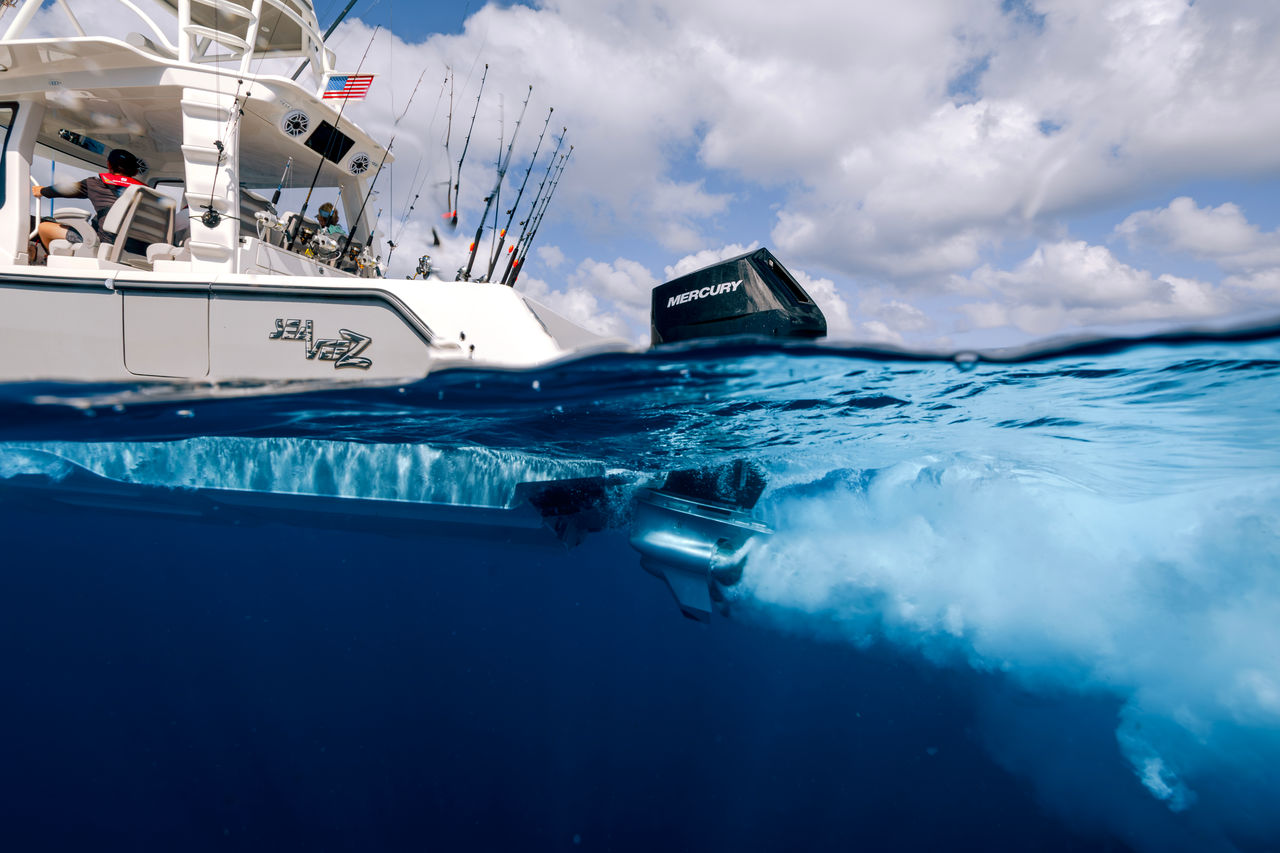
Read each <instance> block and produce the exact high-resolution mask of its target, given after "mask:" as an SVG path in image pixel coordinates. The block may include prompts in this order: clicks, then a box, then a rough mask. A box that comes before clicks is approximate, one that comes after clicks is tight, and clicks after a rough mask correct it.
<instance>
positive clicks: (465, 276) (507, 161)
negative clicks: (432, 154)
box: [458, 86, 533, 281]
mask: <svg viewBox="0 0 1280 853" xmlns="http://www.w3.org/2000/svg"><path fill="white" fill-rule="evenodd" d="M531 97H533V86H530V87H529V91H528V93H527V94H526V95H525V96H524V106H522V107H521V108H520V117H519V118H518V119H516V126H515V129H514V130H513V131H511V142H510V143H509V144H508V145H507V153H506V154H505V155H503V156H502V157H500V158H499V159H498V180H497V181H496V182H495V183H494V185H493V192H491V193H489V195H488V196H487V197H486V198H485V200H484V215H483V216H481V217H480V224H479V225H478V226H476V237H475V240H473V241H472V242H471V257H469V258H467V266H466V268H465V269H463V270H461V271H460V275H459V276H458V280H459V281H470V280H471V267H472V266H473V265H474V264H475V262H476V250H477V249H478V248H479V247H480V235H481V234H482V233H484V221H485V220H486V219H488V218H489V209H490V208H491V207H493V202H494V199H496V198H497V197H498V193H499V192H501V191H502V179H503V178H505V177H506V176H507V167H508V166H510V165H511V152H512V150H513V149H514V148H515V145H516V137H517V136H519V135H520V123H521V122H522V121H524V114H525V110H527V109H529V99H530V98H531ZM495 222H496V220H495Z"/></svg>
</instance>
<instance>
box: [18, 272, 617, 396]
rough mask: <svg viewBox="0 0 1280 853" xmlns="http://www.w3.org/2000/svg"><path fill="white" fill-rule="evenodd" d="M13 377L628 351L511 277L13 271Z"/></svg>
mask: <svg viewBox="0 0 1280 853" xmlns="http://www.w3.org/2000/svg"><path fill="white" fill-rule="evenodd" d="M0 336H2V338H3V340H4V341H5V344H6V346H5V350H6V357H5V358H4V359H3V360H0V381H3V382H20V381H34V380H38V381H46V382H47V381H55V382H137V381H150V380H158V381H174V380H177V381H181V382H194V383H211V384H216V383H238V384H243V383H254V382H262V383H279V382H290V381H301V382H306V383H316V382H321V383H325V382H351V381H358V382H381V381H388V382H389V381H396V380H402V379H413V378H420V377H422V376H425V375H426V374H427V373H429V372H430V371H431V370H433V369H436V368H437V367H440V366H446V365H449V364H459V363H469V364H474V365H482V366H491V367H517V368H518V367H533V366H536V365H539V364H545V363H547V362H550V361H554V360H556V359H559V358H563V357H566V356H569V355H574V354H578V353H582V352H586V351H591V350H595V349H621V348H626V344H625V342H622V341H610V340H608V339H604V338H599V337H597V336H595V335H592V334H590V333H588V332H585V331H584V330H581V329H579V328H577V327H575V326H573V325H572V324H571V323H569V322H568V321H566V320H564V319H563V318H561V317H559V316H558V315H555V314H554V312H551V311H549V310H548V309H546V308H545V307H544V306H541V305H538V304H537V303H535V302H532V301H531V300H528V299H525V298H524V297H523V296H521V295H520V294H518V293H516V292H515V291H513V290H512V289H511V288H508V287H504V286H502V285H499V284H485V283H469V282H436V281H432V282H422V281H399V282H397V281H384V280H369V279H351V278H348V277H345V276H338V275H335V276H333V277H330V278H325V277H321V276H316V277H313V278H298V277H293V278H289V279H288V280H287V281H283V282H282V281H281V279H280V278H266V277H258V276H229V277H225V278H223V279H221V280H219V281H215V282H210V281H207V280H206V281H200V280H194V279H192V278H190V277H189V276H188V277H185V278H180V277H176V276H175V277H174V278H172V279H170V280H165V279H163V278H160V277H158V276H156V274H155V273H152V272H138V273H134V272H132V271H120V272H117V273H110V272H107V271H95V272H94V273H92V274H89V275H84V274H68V273H67V272H65V271H61V270H53V269H45V268H32V269H31V270H30V271H23V272H13V273H0Z"/></svg>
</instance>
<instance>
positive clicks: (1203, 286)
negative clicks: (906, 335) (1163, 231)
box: [959, 240, 1238, 335]
mask: <svg viewBox="0 0 1280 853" xmlns="http://www.w3.org/2000/svg"><path fill="white" fill-rule="evenodd" d="M960 284H961V285H962V288H961V289H963V290H971V288H972V287H974V286H976V287H978V288H980V289H981V290H982V291H984V292H985V293H986V294H987V296H988V297H989V298H988V299H985V300H979V301H977V302H973V303H967V304H964V305H962V306H961V307H960V309H959V310H960V311H961V312H962V313H963V314H964V315H965V316H966V317H967V318H968V320H969V322H970V323H972V324H973V325H975V326H977V327H979V328H994V327H998V326H1003V325H1012V326H1014V327H1016V328H1018V329H1021V330H1023V331H1025V332H1029V333H1031V334H1035V335H1046V334H1049V333H1052V332H1056V331H1058V330H1061V329H1064V328H1082V327H1088V326H1115V325H1121V324H1130V323H1140V322H1147V321H1152V320H1166V321H1168V320H1172V321H1183V322H1185V321H1188V320H1194V319H1200V318H1206V317H1213V316H1217V315H1220V314H1225V313H1228V312H1229V311H1231V310H1233V309H1235V308H1237V307H1238V306H1237V305H1236V304H1235V303H1234V302H1233V300H1232V299H1231V298H1230V296H1229V295H1227V294H1225V293H1223V292H1221V291H1220V290H1219V289H1218V288H1215V287H1214V286H1213V285H1211V284H1207V283H1205V282H1200V281H1194V280H1191V279H1185V278H1179V277H1177V276H1172V275H1160V276H1154V275H1152V274H1151V273H1149V272H1147V271H1145V270H1139V269H1135V268H1134V267H1131V266H1129V265H1128V264H1124V263H1122V262H1120V261H1119V260H1118V259H1117V258H1116V257H1115V255H1113V254H1112V253H1111V251H1110V250H1109V249H1107V248H1106V247H1104V246H1091V245H1089V244H1088V243H1085V242H1083V241H1080V240H1067V241H1061V242H1056V243H1047V244H1042V245H1041V246H1040V247H1038V248H1037V249H1036V250H1035V251H1034V252H1033V253H1032V254H1031V256H1030V257H1028V258H1027V259H1026V260H1024V261H1023V262H1022V263H1021V264H1019V265H1018V266H1017V267H1016V268H1014V269H1012V270H997V269H993V268H991V267H990V266H983V267H981V268H979V269H978V270H976V271H975V272H974V273H973V275H972V276H970V277H969V278H968V279H967V280H963V281H961V282H960Z"/></svg>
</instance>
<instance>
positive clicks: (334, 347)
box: [267, 318, 373, 370]
mask: <svg viewBox="0 0 1280 853" xmlns="http://www.w3.org/2000/svg"><path fill="white" fill-rule="evenodd" d="M338 334H339V335H342V337H341V338H333V339H322V340H318V341H317V340H314V337H313V335H312V331H311V321H310V320H285V319H282V318H276V330H275V331H274V332H272V333H271V334H270V335H268V336H267V337H268V338H270V339H271V340H273V341H302V343H303V345H304V346H306V352H307V358H308V359H318V360H320V361H332V362H333V366H334V368H335V369H336V368H339V367H358V368H360V369H361V370H368V369H369V368H370V367H371V366H372V365H373V361H372V360H371V359H368V358H364V357H362V356H361V355H360V353H362V352H364V351H365V349H366V348H367V347H368V346H369V344H371V343H373V338H369V337H365V336H364V335H362V334H360V333H359V332H353V331H351V330H350V329H339V330H338Z"/></svg>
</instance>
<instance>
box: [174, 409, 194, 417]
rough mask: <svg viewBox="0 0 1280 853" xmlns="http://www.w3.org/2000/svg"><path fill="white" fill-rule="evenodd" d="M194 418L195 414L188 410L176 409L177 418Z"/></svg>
mask: <svg viewBox="0 0 1280 853" xmlns="http://www.w3.org/2000/svg"><path fill="white" fill-rule="evenodd" d="M195 416H196V413H195V412H193V411H191V410H190V409H178V417H180V418H194V417H195Z"/></svg>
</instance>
